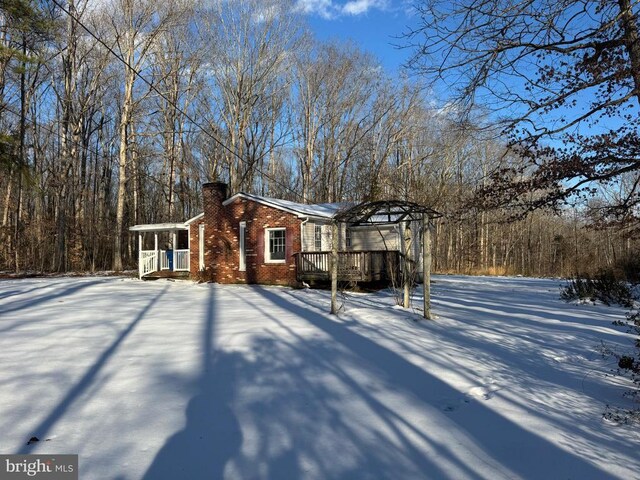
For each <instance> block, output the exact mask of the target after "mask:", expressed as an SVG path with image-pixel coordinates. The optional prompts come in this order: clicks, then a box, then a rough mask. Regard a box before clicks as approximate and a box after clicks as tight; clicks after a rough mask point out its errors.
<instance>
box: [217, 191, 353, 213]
mask: <svg viewBox="0 0 640 480" xmlns="http://www.w3.org/2000/svg"><path fill="white" fill-rule="evenodd" d="M239 198H246V199H248V200H253V201H254V202H258V203H262V204H263V205H267V206H269V207H273V208H277V209H279V210H284V211H287V212H290V213H293V214H295V215H298V216H299V217H316V218H326V219H329V218H333V217H334V216H335V215H336V214H337V213H338V212H340V211H342V210H344V209H346V208H349V207H352V206H353V205H354V204H353V203H349V202H339V203H315V204H310V205H307V204H304V203H297V202H291V201H289V200H281V199H279V198H270V197H261V196H259V195H252V194H250V193H244V192H240V193H236V194H235V195H234V196H233V197H231V198H228V199H227V200H225V201H224V202H223V203H222V204H223V205H225V206H226V205H228V204H230V203H232V202H234V201H235V200H237V199H239Z"/></svg>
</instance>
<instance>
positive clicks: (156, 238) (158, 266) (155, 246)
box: [153, 232, 160, 272]
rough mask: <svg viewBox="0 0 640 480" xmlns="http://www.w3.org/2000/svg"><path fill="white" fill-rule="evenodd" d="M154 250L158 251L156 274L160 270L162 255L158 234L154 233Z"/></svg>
mask: <svg viewBox="0 0 640 480" xmlns="http://www.w3.org/2000/svg"><path fill="white" fill-rule="evenodd" d="M153 248H154V250H155V251H156V272H157V271H159V270H160V254H159V253H158V232H153Z"/></svg>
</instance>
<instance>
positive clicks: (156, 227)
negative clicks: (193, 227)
mask: <svg viewBox="0 0 640 480" xmlns="http://www.w3.org/2000/svg"><path fill="white" fill-rule="evenodd" d="M187 228H189V227H188V225H187V224H186V223H147V224H144V225H134V226H133V227H129V230H131V231H132V232H159V231H162V230H165V231H166V230H185V229H187Z"/></svg>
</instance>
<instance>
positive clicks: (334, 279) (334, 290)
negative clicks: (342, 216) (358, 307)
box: [331, 221, 338, 315]
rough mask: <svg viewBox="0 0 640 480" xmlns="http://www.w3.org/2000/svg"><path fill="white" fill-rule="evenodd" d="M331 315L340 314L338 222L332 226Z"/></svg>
mask: <svg viewBox="0 0 640 480" xmlns="http://www.w3.org/2000/svg"><path fill="white" fill-rule="evenodd" d="M331 314H332V315H337V314H338V222H336V221H334V222H333V224H332V225H331Z"/></svg>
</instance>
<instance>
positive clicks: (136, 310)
mask: <svg viewBox="0 0 640 480" xmlns="http://www.w3.org/2000/svg"><path fill="white" fill-rule="evenodd" d="M558 285H559V281H557V280H556V281H554V280H537V279H524V278H518V279H513V278H484V277H452V276H437V277H435V284H434V285H433V307H434V313H435V314H436V315H437V319H436V320H435V321H433V322H426V321H416V320H417V319H419V316H418V315H415V314H411V313H407V312H405V311H403V310H401V309H399V308H397V307H393V299H392V297H391V296H390V294H389V293H388V292H381V293H376V294H349V295H348V296H347V297H345V299H344V301H345V303H344V310H343V312H342V313H341V315H340V317H339V318H334V317H331V316H330V315H328V314H327V313H326V312H327V310H328V304H329V294H328V292H325V291H314V290H297V291H295V290H290V289H284V288H276V287H273V288H272V287H258V286H220V285H197V284H194V283H190V282H170V281H164V280H163V281H156V282H140V281H138V280H132V279H123V278H117V277H105V278H99V277H93V278H54V279H28V280H3V281H0V365H1V366H2V367H1V368H2V370H1V372H2V374H1V376H0V453H77V454H79V456H80V457H79V458H80V473H81V475H80V478H81V479H83V480H85V479H171V480H175V479H205V478H206V479H219V478H228V479H236V478H237V479H278V480H282V479H284V480H286V479H345V480H346V479H369V478H370V479H382V478H388V479H394V480H396V479H420V478H426V479H439V478H452V479H466V478H469V479H480V478H486V479H500V478H531V479H538V478H545V479H568V478H573V479H580V480H585V479H606V478H621V479H633V478H640V455H639V454H638V452H640V434H639V433H638V430H637V426H628V425H615V424H611V423H608V422H607V421H605V420H603V419H602V413H603V411H604V410H605V407H606V405H607V404H611V405H619V406H625V402H628V401H629V400H626V399H625V398H624V397H623V396H622V394H623V392H624V391H625V390H626V389H627V388H628V384H625V383H624V381H623V380H622V379H620V378H619V377H615V376H611V375H608V373H609V372H610V370H611V369H612V368H613V367H615V361H614V360H612V359H610V358H609V359H607V358H602V356H601V355H600V353H599V349H600V348H601V345H602V342H604V345H605V346H608V347H613V348H616V349H619V350H621V351H630V350H631V348H632V337H630V336H629V335H627V334H625V333H624V331H625V330H624V328H622V327H615V326H613V325H612V323H611V322H612V321H613V320H616V319H621V318H623V310H621V309H617V308H609V307H604V306H587V305H572V304H566V303H564V302H562V301H560V300H558ZM416 304H417V305H420V299H419V298H417V299H416ZM32 436H37V437H38V438H40V440H41V441H40V442H38V443H36V444H33V445H30V446H27V445H26V443H27V440H29V438H30V437H32Z"/></svg>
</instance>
